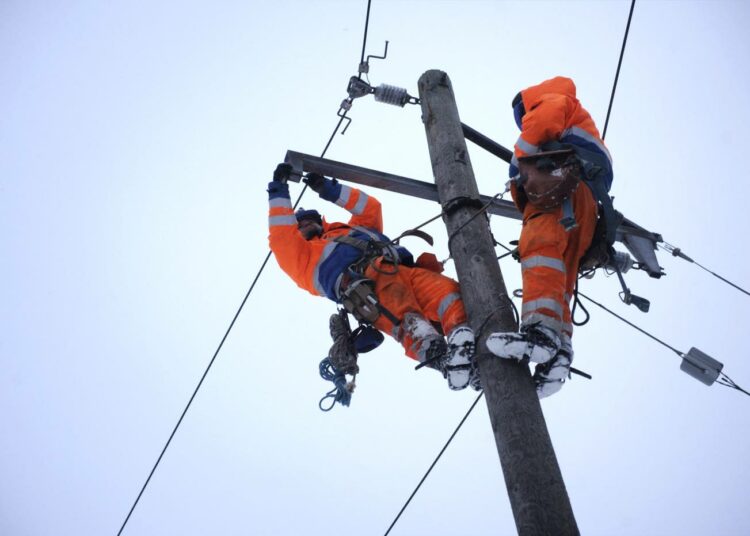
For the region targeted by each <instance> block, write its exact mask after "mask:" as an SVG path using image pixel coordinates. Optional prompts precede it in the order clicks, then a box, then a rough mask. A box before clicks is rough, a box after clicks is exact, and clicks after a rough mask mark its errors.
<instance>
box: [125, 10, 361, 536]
mask: <svg viewBox="0 0 750 536" xmlns="http://www.w3.org/2000/svg"><path fill="white" fill-rule="evenodd" d="M371 1H372V0H368V1H367V17H366V20H365V31H364V38H363V41H362V61H364V54H365V47H366V44H367V27H368V26H369V22H370V4H371ZM344 119H348V118H347V117H346V112H344V113H343V114H341V115H339V121H338V123H337V124H336V127H335V128H334V129H333V132H332V133H331V136H330V137H329V138H328V142H327V143H326V145H325V148H324V149H323V152H322V153H321V154H320V157H321V158H323V157H324V156H325V155H326V153H327V152H328V149H329V147H330V146H331V143H332V142H333V139H334V137H335V136H336V133H337V132H338V131H339V129H340V128H341V123H343V122H344ZM306 191H307V184H305V186H304V187H303V188H302V191H301V192H300V194H299V196H298V197H297V200H296V201H295V202H294V206H293V209H296V208H297V205H299V203H300V201H301V200H302V196H303V195H305V192H306ZM270 258H271V251H269V252H268V253H267V254H266V258H265V259H264V260H263V263H262V264H261V266H260V269H259V270H258V273H257V274H256V275H255V278H254V279H253V282H252V284H251V285H250V288H249V289H248V291H247V293H246V294H245V297H244V298H243V299H242V302H241V303H240V306H239V308H238V309H237V312H236V313H235V314H234V317H233V318H232V321H231V322H230V323H229V327H228V328H227V330H226V332H225V333H224V336H223V337H222V338H221V342H220V343H219V346H218V347H217V348H216V351H215V352H214V355H213V357H211V360H210V361H209V363H208V366H207V367H206V370H204V371H203V375H202V376H201V378H200V380H199V381H198V385H196V387H195V389H194V390H193V394H192V395H191V396H190V399H189V400H188V403H187V405H186V406H185V409H184V410H182V414H181V415H180V418H179V419H178V420H177V424H176V425H175V426H174V429H173V430H172V433H171V434H170V435H169V438H168V439H167V442H166V443H165V444H164V447H163V448H162V450H161V453H160V454H159V457H158V458H157V459H156V463H155V464H154V466H153V467H152V469H151V472H150V473H149V475H148V477H147V478H146V481H145V482H144V483H143V486H142V487H141V490H140V492H139V493H138V496H137V497H136V498H135V501H134V502H133V505H132V506H131V507H130V510H129V511H128V515H127V516H125V520H124V521H123V522H122V526H121V527H120V530H118V531H117V536H120V535H121V534H122V531H123V530H125V526H126V525H127V524H128V521H129V520H130V517H131V515H132V514H133V511H134V510H135V507H136V506H137V505H138V502H139V501H140V500H141V497H142V496H143V493H144V492H145V491H146V487H148V484H149V482H151V477H153V476H154V473H155V472H156V468H157V467H158V466H159V463H161V460H162V458H163V457H164V453H165V452H166V451H167V448H169V445H170V444H171V442H172V438H174V436H175V434H176V433H177V429H178V428H179V427H180V424H182V420H183V419H184V418H185V415H186V414H187V412H188V409H190V405H191V404H192V403H193V400H194V399H195V397H196V395H197V394H198V391H199V390H200V388H201V386H202V385H203V381H204V380H205V379H206V376H207V375H208V372H209V371H210V370H211V367H212V366H213V364H214V361H216V358H217V356H218V355H219V352H220V351H221V349H222V347H223V346H224V342H225V341H226V340H227V337H228V336H229V333H230V332H231V331H232V328H233V327H234V324H235V322H236V321H237V318H238V317H239V316H240V313H241V312H242V309H243V308H244V306H245V303H246V302H247V300H248V298H249V297H250V294H251V293H252V291H253V289H254V288H255V285H256V283H257V282H258V279H259V278H260V276H261V274H262V273H263V270H264V269H265V268H266V265H267V264H268V260H269V259H270Z"/></svg>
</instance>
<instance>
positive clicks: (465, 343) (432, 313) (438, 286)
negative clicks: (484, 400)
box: [403, 268, 478, 390]
mask: <svg viewBox="0 0 750 536" xmlns="http://www.w3.org/2000/svg"><path fill="white" fill-rule="evenodd" d="M403 270H404V271H405V273H404V276H405V277H406V278H408V280H409V282H410V284H411V287H412V291H413V293H414V296H416V299H417V302H418V303H419V306H420V309H421V310H422V311H423V312H424V315H425V317H426V318H427V319H428V320H430V321H432V322H437V323H440V325H441V327H442V329H443V333H445V334H446V335H447V337H448V359H447V361H446V365H445V369H446V373H447V378H448V385H449V387H450V388H451V389H453V390H460V389H464V388H465V387H466V386H467V385H468V384H469V381H470V380H471V379H472V375H476V371H475V370H473V369H472V366H471V364H472V359H473V357H474V349H475V344H474V332H473V331H472V330H471V328H470V327H469V325H468V321H467V318H466V310H465V309H464V304H463V301H462V299H461V289H460V287H459V285H458V283H457V282H456V281H454V280H453V279H451V278H450V277H446V276H444V275H442V274H439V273H436V272H433V271H430V270H425V269H422V268H404V269H403ZM476 383H477V385H478V379H477V382H476Z"/></svg>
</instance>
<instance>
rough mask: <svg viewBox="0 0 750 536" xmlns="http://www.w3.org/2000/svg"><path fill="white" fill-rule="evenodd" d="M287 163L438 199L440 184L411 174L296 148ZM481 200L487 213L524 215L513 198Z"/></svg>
mask: <svg viewBox="0 0 750 536" xmlns="http://www.w3.org/2000/svg"><path fill="white" fill-rule="evenodd" d="M284 162H286V163H288V164H291V165H292V167H293V168H294V171H295V172H297V173H299V174H300V175H301V174H302V173H303V172H304V173H318V174H320V175H325V176H327V177H332V178H335V179H340V180H345V181H349V182H353V183H355V184H360V185H362V186H369V187H372V188H379V189H381V190H388V191H390V192H397V193H400V194H405V195H409V196H412V197H418V198H420V199H426V200H428V201H436V202H439V199H438V193H437V186H435V184H434V183H431V182H424V181H418V180H415V179H410V178H408V177H401V176H399V175H394V174H392V173H386V172H384V171H377V170H374V169H368V168H364V167H360V166H354V165H352V164H345V163H343V162H336V161H334V160H328V159H327V158H320V157H317V156H312V155H309V154H304V153H298V152H296V151H287V153H286V157H285V158H284ZM297 173H295V174H293V176H292V177H290V178H289V180H290V181H293V182H299V181H300V178H299V175H297ZM479 200H480V201H481V203H482V205H486V204H487V203H490V205H489V206H488V207H487V212H489V213H490V214H496V215H497V216H503V217H505V218H513V219H515V220H520V219H521V214H520V213H519V212H518V209H517V208H516V206H515V205H514V204H513V203H511V202H510V201H505V200H503V199H493V198H492V197H490V196H487V195H480V196H479Z"/></svg>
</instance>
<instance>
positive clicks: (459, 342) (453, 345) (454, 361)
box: [445, 325, 475, 391]
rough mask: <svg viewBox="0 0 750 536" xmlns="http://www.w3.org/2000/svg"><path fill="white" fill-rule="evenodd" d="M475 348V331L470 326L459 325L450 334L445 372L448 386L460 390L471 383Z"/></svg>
mask: <svg viewBox="0 0 750 536" xmlns="http://www.w3.org/2000/svg"><path fill="white" fill-rule="evenodd" d="M474 350H475V344H474V332H473V331H472V330H471V328H470V327H468V326H465V325H464V326H458V327H456V328H454V329H453V331H451V332H450V333H449V334H448V360H447V361H446V364H445V372H446V377H447V378H448V387H450V388H451V389H452V390H454V391H460V390H461V389H465V388H466V386H467V385H469V380H470V376H471V369H472V365H471V361H472V359H473V357H474Z"/></svg>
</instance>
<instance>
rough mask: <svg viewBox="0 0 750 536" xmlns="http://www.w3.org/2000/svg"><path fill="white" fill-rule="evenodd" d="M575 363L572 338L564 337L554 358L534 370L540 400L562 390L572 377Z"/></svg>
mask: <svg viewBox="0 0 750 536" xmlns="http://www.w3.org/2000/svg"><path fill="white" fill-rule="evenodd" d="M572 363H573V347H572V346H571V343H570V337H568V336H566V335H563V338H562V345H561V346H560V350H559V351H558V352H557V354H556V355H555V357H554V358H552V359H551V360H550V361H548V362H547V363H544V364H541V365H537V366H536V368H535V369H534V383H535V384H536V393H537V395H538V396H539V398H540V399H542V398H546V397H548V396H551V395H553V394H555V393H556V392H558V391H559V390H560V389H562V387H563V384H564V383H565V380H566V379H567V378H568V377H569V376H570V366H571V364H572Z"/></svg>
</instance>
